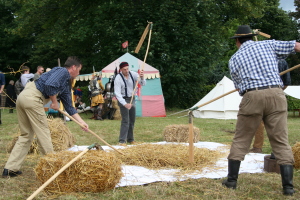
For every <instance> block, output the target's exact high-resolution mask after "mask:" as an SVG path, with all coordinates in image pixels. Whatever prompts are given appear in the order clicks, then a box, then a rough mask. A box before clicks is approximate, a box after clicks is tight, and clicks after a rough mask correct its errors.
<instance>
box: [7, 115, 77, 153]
mask: <svg viewBox="0 0 300 200" xmlns="http://www.w3.org/2000/svg"><path fill="white" fill-rule="evenodd" d="M48 126H49V129H50V133H51V140H52V145H53V149H54V151H63V150H66V149H68V148H70V147H72V146H74V144H75V137H74V135H73V134H72V133H71V132H70V130H69V128H68V127H67V126H66V125H65V124H64V122H63V120H61V119H59V118H54V119H53V120H48ZM20 135H21V133H20V129H18V133H17V135H16V136H15V137H14V138H13V140H12V141H11V142H10V143H8V145H7V148H6V150H7V152H8V153H10V152H11V151H12V149H13V147H14V146H15V144H16V142H17V140H18V138H19V136H20ZM38 149H39V145H38V143H37V138H36V136H34V139H33V142H32V144H31V146H30V150H29V152H28V153H39V150H38Z"/></svg>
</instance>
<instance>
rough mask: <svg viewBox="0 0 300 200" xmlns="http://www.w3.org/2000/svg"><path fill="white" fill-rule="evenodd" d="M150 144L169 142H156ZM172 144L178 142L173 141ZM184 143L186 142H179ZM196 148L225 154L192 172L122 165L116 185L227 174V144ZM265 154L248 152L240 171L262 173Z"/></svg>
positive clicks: (117, 147) (210, 143)
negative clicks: (210, 165)
mask: <svg viewBox="0 0 300 200" xmlns="http://www.w3.org/2000/svg"><path fill="white" fill-rule="evenodd" d="M151 144H161V145H164V144H170V142H157V143H151ZM172 144H179V143H173V142H172ZM180 144H186V145H188V143H180ZM194 145H195V147H198V148H207V149H210V150H217V149H218V150H220V151H223V152H226V154H225V156H224V157H222V158H220V159H219V160H218V161H217V162H216V164H215V167H207V168H204V169H203V170H202V171H195V172H193V173H187V174H182V172H181V173H178V172H179V170H177V169H163V170H152V169H147V168H145V167H140V166H129V165H123V166H122V171H123V174H124V176H123V177H122V179H121V180H120V182H119V183H118V185H117V186H116V187H123V186H132V185H144V184H148V183H152V182H158V181H165V182H171V181H183V180H187V179H189V178H192V179H198V178H212V179H219V178H223V177H226V176H227V166H228V163H227V155H228V153H229V146H226V145H224V144H220V143H215V142H198V143H195V144H194ZM87 147H88V146H74V147H72V148H70V149H69V150H71V151H83V150H84V149H86V148H87ZM114 147H115V148H116V149H121V148H128V147H130V146H128V147H123V146H114ZM102 148H103V149H104V150H105V151H108V150H112V149H111V148H110V147H108V146H102ZM265 155H266V154H257V153H249V154H247V155H246V157H245V160H244V161H242V162H241V167H240V173H263V172H264V171H263V167H264V156H265Z"/></svg>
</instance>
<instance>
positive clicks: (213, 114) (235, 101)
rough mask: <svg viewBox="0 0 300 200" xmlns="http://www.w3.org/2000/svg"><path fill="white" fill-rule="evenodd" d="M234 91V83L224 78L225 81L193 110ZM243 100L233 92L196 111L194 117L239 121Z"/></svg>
mask: <svg viewBox="0 0 300 200" xmlns="http://www.w3.org/2000/svg"><path fill="white" fill-rule="evenodd" d="M234 89H235V87H234V84H233V82H232V81H231V80H230V79H229V78H227V77H226V76H224V77H223V79H222V80H221V81H220V82H219V83H218V84H217V85H216V86H215V87H214V88H213V89H212V90H211V91H210V92H209V93H208V94H207V95H206V96H205V97H203V98H202V99H201V100H200V101H199V102H198V103H196V104H195V105H194V106H193V107H192V108H194V107H196V106H199V105H201V104H204V103H206V102H208V101H210V100H212V99H214V98H217V97H219V96H221V95H223V94H225V93H227V92H230V91H232V90H234ZM241 100H242V97H241V96H239V94H238V92H233V93H231V94H229V95H227V96H225V97H223V98H220V99H218V100H216V101H214V102H212V103H210V104H207V105H205V106H203V107H200V108H198V109H197V110H194V111H193V115H194V117H196V118H215V119H237V113H238V110H239V104H240V102H241Z"/></svg>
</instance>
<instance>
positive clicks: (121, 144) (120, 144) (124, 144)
mask: <svg viewBox="0 0 300 200" xmlns="http://www.w3.org/2000/svg"><path fill="white" fill-rule="evenodd" d="M119 146H123V147H126V146H127V144H126V143H119Z"/></svg>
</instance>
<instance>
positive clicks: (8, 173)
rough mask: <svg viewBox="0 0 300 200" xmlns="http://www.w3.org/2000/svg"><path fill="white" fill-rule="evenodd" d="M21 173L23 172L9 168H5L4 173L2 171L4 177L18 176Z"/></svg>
mask: <svg viewBox="0 0 300 200" xmlns="http://www.w3.org/2000/svg"><path fill="white" fill-rule="evenodd" d="M21 174H22V172H21V171H16V172H14V171H11V170H9V169H4V170H3V173H2V178H8V177H16V176H19V175H21Z"/></svg>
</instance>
